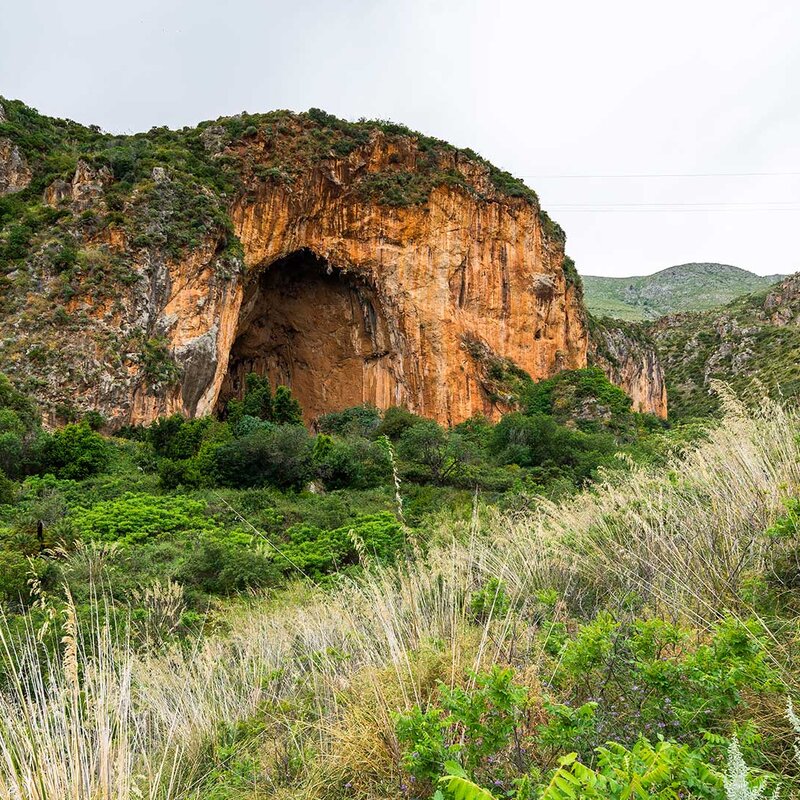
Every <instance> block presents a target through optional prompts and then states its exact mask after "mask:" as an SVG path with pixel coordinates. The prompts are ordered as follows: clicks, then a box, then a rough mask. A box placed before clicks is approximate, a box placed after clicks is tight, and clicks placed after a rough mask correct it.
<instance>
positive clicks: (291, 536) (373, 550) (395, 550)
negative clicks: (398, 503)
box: [274, 512, 405, 579]
mask: <svg viewBox="0 0 800 800" xmlns="http://www.w3.org/2000/svg"><path fill="white" fill-rule="evenodd" d="M286 535H287V538H288V541H287V543H286V544H285V545H284V546H283V547H282V548H281V553H280V554H277V555H275V556H274V560H275V565H276V566H277V567H278V568H280V569H281V570H282V571H284V572H286V573H291V572H292V571H293V570H296V569H299V570H300V571H301V572H302V573H304V574H306V575H308V576H310V577H312V578H315V579H319V578H321V577H323V576H325V575H327V574H329V573H331V572H334V571H335V570H342V569H345V568H346V567H349V566H352V565H354V564H357V563H359V561H360V559H361V558H366V559H376V560H378V561H381V562H388V561H393V560H394V559H395V558H397V556H398V555H399V554H401V553H402V552H403V548H404V546H405V535H404V533H403V530H402V528H401V527H400V524H399V523H398V522H397V519H396V518H395V517H394V515H393V514H391V513H389V512H383V513H380V514H371V515H366V516H362V517H360V518H358V519H356V520H355V521H354V522H353V524H352V525H345V526H344V527H341V528H336V529H334V530H321V529H319V528H317V527H315V526H313V525H309V524H307V523H303V524H301V525H295V526H293V527H291V528H289V530H288V531H287V532H286Z"/></svg>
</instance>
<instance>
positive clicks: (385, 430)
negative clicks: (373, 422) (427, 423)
mask: <svg viewBox="0 0 800 800" xmlns="http://www.w3.org/2000/svg"><path fill="white" fill-rule="evenodd" d="M421 419H422V417H418V416H417V415H416V414H412V413H411V412H410V411H409V410H408V409H407V408H403V407H402V406H389V408H387V409H386V411H384V412H383V419H382V420H381V423H380V425H378V426H377V427H376V428H375V431H374V433H373V436H374V437H375V438H376V439H377V438H380V437H381V436H388V437H389V439H391V440H392V441H393V442H396V441H397V440H398V439H399V438H400V437H401V436H402V435H403V433H404V432H405V431H406V430H408V428H410V427H411V426H412V425H414V424H415V423H417V422H419V421H420V420H421Z"/></svg>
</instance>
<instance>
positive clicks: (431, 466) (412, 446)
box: [397, 420, 476, 485]
mask: <svg viewBox="0 0 800 800" xmlns="http://www.w3.org/2000/svg"><path fill="white" fill-rule="evenodd" d="M397 452H398V454H399V455H400V457H401V458H402V459H404V460H405V462H406V463H407V464H408V465H409V466H410V467H411V470H409V469H407V470H406V474H407V475H408V476H409V477H413V478H414V479H415V480H420V479H421V480H422V481H433V483H436V484H439V485H442V484H444V483H447V482H452V481H455V480H457V479H458V478H459V477H460V476H461V474H462V472H463V468H464V466H465V465H466V464H467V463H468V462H469V461H471V460H473V459H474V457H475V455H476V453H475V448H474V447H472V446H471V443H470V441H469V440H468V439H467V438H465V437H463V436H461V435H460V434H459V433H458V432H457V431H447V430H445V429H444V428H442V426H441V425H439V424H438V423H436V422H434V421H433V420H420V421H418V422H415V423H414V424H413V425H411V426H410V427H407V428H406V429H405V431H404V432H403V433H402V434H401V436H400V439H399V441H398V444H397ZM412 470H413V471H412Z"/></svg>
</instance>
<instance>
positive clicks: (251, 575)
mask: <svg viewBox="0 0 800 800" xmlns="http://www.w3.org/2000/svg"><path fill="white" fill-rule="evenodd" d="M249 540H250V537H249V536H246V535H240V536H226V535H224V534H220V533H218V532H213V531H212V532H211V533H202V534H199V535H194V536H190V537H188V539H187V541H186V550H185V556H184V559H183V562H182V564H181V565H180V567H179V569H178V570H177V573H176V578H177V579H178V580H179V581H180V582H181V583H182V584H183V585H184V586H187V587H190V588H197V589H199V590H201V591H203V592H207V593H208V594H218V595H225V594H232V593H234V592H243V591H246V590H247V589H260V588H264V587H267V586H275V585H277V584H278V582H279V578H280V571H279V569H277V568H276V565H275V564H274V562H273V559H271V558H270V557H269V556H268V555H266V554H265V553H264V552H263V551H261V550H258V549H255V548H254V547H253V546H252V544H251V543H250V541H249Z"/></svg>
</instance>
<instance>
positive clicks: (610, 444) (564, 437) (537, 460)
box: [490, 412, 618, 482]
mask: <svg viewBox="0 0 800 800" xmlns="http://www.w3.org/2000/svg"><path fill="white" fill-rule="evenodd" d="M617 449H618V446H617V443H616V441H615V439H614V437H613V436H611V435H610V434H608V433H584V432H583V431H579V430H574V429H571V428H567V427H566V426H564V425H559V424H558V423H557V422H556V421H555V420H554V419H553V418H552V417H549V416H545V415H543V414H531V415H525V414H520V413H519V412H514V413H512V414H506V415H505V416H504V417H503V418H502V419H501V420H500V422H499V423H498V424H497V425H496V426H495V428H494V431H493V432H492V438H491V440H490V451H491V452H492V453H493V455H494V457H495V459H496V460H497V461H498V462H499V463H500V464H518V465H520V466H522V467H531V468H537V470H538V471H537V473H536V476H537V477H538V478H540V479H542V481H543V482H545V481H547V480H550V479H552V478H556V477H558V476H561V475H567V476H570V477H572V478H573V479H575V480H577V481H585V480H587V479H588V478H590V477H592V475H593V474H594V472H595V470H596V469H597V467H598V466H600V465H603V464H607V463H610V462H611V458H612V456H613V455H614V453H615V452H616V451H617Z"/></svg>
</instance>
